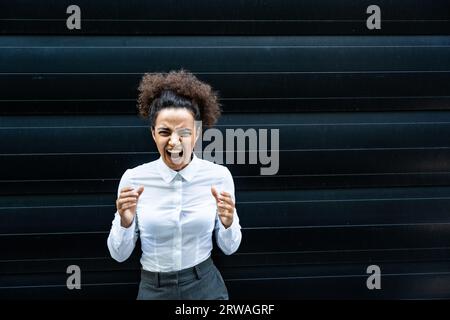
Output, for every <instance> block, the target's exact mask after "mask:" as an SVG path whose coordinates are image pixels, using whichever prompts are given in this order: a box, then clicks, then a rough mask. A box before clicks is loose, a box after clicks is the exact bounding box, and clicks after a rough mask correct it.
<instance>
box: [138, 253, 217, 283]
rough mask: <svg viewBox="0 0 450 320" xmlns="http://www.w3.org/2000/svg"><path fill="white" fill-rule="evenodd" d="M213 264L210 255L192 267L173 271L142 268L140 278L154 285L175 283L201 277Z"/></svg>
mask: <svg viewBox="0 0 450 320" xmlns="http://www.w3.org/2000/svg"><path fill="white" fill-rule="evenodd" d="M212 266H213V261H212V259H211V257H209V258H208V259H206V260H205V261H203V262H200V263H199V264H197V265H196V266H194V267H191V268H186V269H182V270H179V271H173V272H152V271H147V270H144V269H142V270H141V280H142V281H145V282H148V283H150V284H152V285H154V286H156V287H160V286H165V285H177V284H178V283H180V282H185V281H189V280H193V279H201V278H202V277H203V276H204V275H205V274H206V273H207V272H208V271H210V269H211V267H212Z"/></svg>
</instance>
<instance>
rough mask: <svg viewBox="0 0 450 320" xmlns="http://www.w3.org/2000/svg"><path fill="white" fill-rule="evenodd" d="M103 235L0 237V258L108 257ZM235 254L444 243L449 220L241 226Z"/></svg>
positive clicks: (448, 235) (449, 234)
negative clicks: (306, 226)
mask: <svg viewBox="0 0 450 320" xmlns="http://www.w3.org/2000/svg"><path fill="white" fill-rule="evenodd" d="M107 237H108V233H107V232H106V233H85V234H78V233H74V234H53V235H27V236H24V235H14V236H13V235H9V236H1V238H2V241H1V242H0V249H1V252H2V258H3V259H7V260H11V259H24V258H27V259H30V258H41V259H43V258H47V259H48V258H52V257H53V258H55V257H58V258H75V257H80V256H82V257H98V256H107V255H108V254H109V253H108V249H107V246H106V239H107ZM244 237H245V241H243V242H242V243H241V246H240V248H239V252H242V253H249V252H263V251H264V252H265V251H274V252H285V251H303V250H307V251H309V250H344V249H347V250H349V249H352V250H362V249H364V250H367V249H389V248H392V245H393V244H395V247H397V248H398V247H400V248H429V247H446V246H448V243H449V241H450V224H424V225H405V226H391V227H386V226H378V227H349V228H347V227H333V228H326V227H324V228H313V229H304V228H273V229H269V228H267V229H245V230H243V238H244Z"/></svg>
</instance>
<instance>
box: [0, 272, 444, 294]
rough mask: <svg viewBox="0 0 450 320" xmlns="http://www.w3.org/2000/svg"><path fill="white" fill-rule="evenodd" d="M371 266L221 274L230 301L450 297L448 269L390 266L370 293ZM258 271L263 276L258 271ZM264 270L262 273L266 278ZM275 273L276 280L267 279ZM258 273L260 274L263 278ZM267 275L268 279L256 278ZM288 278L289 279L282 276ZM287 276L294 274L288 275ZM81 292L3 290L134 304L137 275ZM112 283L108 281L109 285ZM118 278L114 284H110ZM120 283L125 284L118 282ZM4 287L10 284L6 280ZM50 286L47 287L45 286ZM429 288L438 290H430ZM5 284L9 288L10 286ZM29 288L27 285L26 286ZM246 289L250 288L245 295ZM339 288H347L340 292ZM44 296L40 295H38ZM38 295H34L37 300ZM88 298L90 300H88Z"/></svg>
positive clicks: (35, 284) (93, 282)
mask: <svg viewBox="0 0 450 320" xmlns="http://www.w3.org/2000/svg"><path fill="white" fill-rule="evenodd" d="M366 268H367V265H329V266H324V267H322V268H320V269H318V268H317V267H312V268H311V267H310V266H305V267H298V266H295V267H294V268H292V267H291V268H286V267H278V268H276V269H261V268H251V269H247V270H244V269H242V270H240V271H239V273H240V274H242V275H243V276H245V275H253V276H254V277H255V278H248V279H243V278H237V279H233V278H229V277H228V276H227V270H226V269H225V270H222V273H223V274H224V279H225V282H226V285H227V287H228V288H229V293H230V297H231V298H233V299H239V298H241V299H242V298H248V297H252V298H254V299H264V298H266V299H298V298H303V299H305V298H306V299H311V298H321V299H324V298H327V299H330V298H334V299H336V298H340V299H342V298H352V299H361V298H364V299H367V298H384V299H386V298H388V299H399V298H448V297H449V295H450V292H449V288H450V286H449V284H450V275H449V273H448V271H447V272H446V270H445V269H446V265H445V264H436V263H435V264H430V263H429V264H423V265H418V264H401V265H399V264H385V265H381V266H380V268H381V270H382V277H381V286H382V290H368V289H367V287H366V281H367V277H368V275H367V274H366V273H365V269H366ZM258 271H259V272H258ZM261 271H262V272H263V273H261ZM269 272H270V274H271V275H273V276H272V277H267V275H268V273H269ZM258 273H259V274H258ZM263 274H265V275H266V276H265V277H264V276H262V277H257V276H258V275H259V276H261V275H263ZM281 274H284V275H285V276H284V277H283V276H281V277H280V275H281ZM288 274H290V275H289V276H288ZM83 276H84V278H83V279H84V280H83V283H82V290H68V289H67V287H66V285H65V282H66V279H67V274H64V273H63V272H61V273H60V274H48V275H40V276H36V275H34V276H28V277H26V278H24V277H22V278H21V279H22V281H20V282H17V280H15V279H13V278H7V280H9V281H12V282H13V283H14V284H16V285H13V286H8V285H6V286H3V287H1V288H0V296H1V297H2V298H8V299H11V298H16V299H17V298H19V297H20V298H22V299H23V298H33V299H36V298H37V297H39V298H51V297H53V298H57V299H63V298H64V299H67V298H70V299H75V298H83V297H86V296H89V297H90V298H96V299H98V298H103V299H104V298H112V297H120V298H127V299H135V296H136V294H137V288H138V281H139V280H138V272H128V273H122V274H117V273H116V274H115V273H111V272H109V273H105V272H101V273H98V272H95V273H92V272H86V273H85V274H84V275H83ZM106 279H108V280H109V281H108V282H105V280H106ZM111 279H115V281H111ZM119 279H120V280H119ZM3 282H6V281H5V280H3ZM42 283H45V284H46V285H44V286H42V285H40V284H42ZM430 283H435V285H433V286H430V285H429V284H430ZM5 284H6V283H5ZM24 285H25V286H24ZM243 288H245V289H244V290H243ZM336 288H342V289H341V290H338V291H336V290H335V289H336ZM37 292H39V294H38V295H36V293H37ZM33 294H34V295H33ZM85 294H87V295H85Z"/></svg>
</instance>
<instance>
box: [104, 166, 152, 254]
mask: <svg viewBox="0 0 450 320" xmlns="http://www.w3.org/2000/svg"><path fill="white" fill-rule="evenodd" d="M139 191H140V192H139ZM142 191H143V188H142V189H141V188H140V189H138V190H137V191H134V190H133V188H131V182H130V179H129V176H128V170H127V171H126V172H125V173H124V174H123V176H122V179H121V180H120V183H119V191H118V200H117V202H116V206H117V211H116V213H115V215H114V220H113V222H112V227H111V231H110V232H109V236H108V240H107V244H108V249H109V253H110V254H111V257H113V259H114V260H117V261H118V262H123V261H125V260H126V259H128V258H129V257H130V255H131V253H132V252H133V249H134V247H135V245H136V241H137V238H138V236H139V229H138V224H137V216H136V205H137V200H138V198H139V196H140V194H141V193H142Z"/></svg>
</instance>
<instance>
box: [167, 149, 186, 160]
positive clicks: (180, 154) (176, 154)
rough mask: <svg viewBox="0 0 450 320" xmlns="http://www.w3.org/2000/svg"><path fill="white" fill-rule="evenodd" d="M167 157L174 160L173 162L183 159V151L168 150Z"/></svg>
mask: <svg viewBox="0 0 450 320" xmlns="http://www.w3.org/2000/svg"><path fill="white" fill-rule="evenodd" d="M166 153H167V155H168V156H169V157H170V158H171V159H172V160H178V159H181V158H182V157H183V153H184V152H183V150H180V151H178V150H175V151H173V150H170V151H169V150H166Z"/></svg>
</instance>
